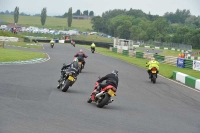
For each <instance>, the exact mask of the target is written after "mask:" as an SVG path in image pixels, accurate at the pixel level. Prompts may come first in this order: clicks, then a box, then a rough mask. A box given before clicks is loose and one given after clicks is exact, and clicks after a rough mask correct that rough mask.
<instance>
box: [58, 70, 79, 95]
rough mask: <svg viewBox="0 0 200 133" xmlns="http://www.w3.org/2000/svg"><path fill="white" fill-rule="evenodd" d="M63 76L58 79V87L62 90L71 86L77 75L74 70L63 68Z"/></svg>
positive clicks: (64, 90)
mask: <svg viewBox="0 0 200 133" xmlns="http://www.w3.org/2000/svg"><path fill="white" fill-rule="evenodd" d="M63 73H64V74H63V75H64V76H63V78H62V80H60V82H59V85H58V87H57V88H58V89H61V90H62V91H63V92H66V91H67V90H68V89H69V87H71V86H72V85H73V84H74V83H75V82H76V80H77V75H76V73H75V72H74V71H72V70H70V69H67V70H63Z"/></svg>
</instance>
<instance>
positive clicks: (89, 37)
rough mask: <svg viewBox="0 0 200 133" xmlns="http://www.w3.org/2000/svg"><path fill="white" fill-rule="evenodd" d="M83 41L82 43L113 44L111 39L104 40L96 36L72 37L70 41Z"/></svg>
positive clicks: (104, 38)
mask: <svg viewBox="0 0 200 133" xmlns="http://www.w3.org/2000/svg"><path fill="white" fill-rule="evenodd" d="M73 39H74V40H84V41H93V42H105V43H114V40H113V39H111V38H106V37H102V36H98V35H87V36H86V35H77V36H72V40H73Z"/></svg>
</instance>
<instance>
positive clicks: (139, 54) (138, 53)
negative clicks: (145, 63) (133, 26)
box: [136, 52, 144, 58]
mask: <svg viewBox="0 0 200 133" xmlns="http://www.w3.org/2000/svg"><path fill="white" fill-rule="evenodd" d="M136 58H144V53H142V52H136Z"/></svg>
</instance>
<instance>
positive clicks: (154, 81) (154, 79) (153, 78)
mask: <svg viewBox="0 0 200 133" xmlns="http://www.w3.org/2000/svg"><path fill="white" fill-rule="evenodd" d="M152 81H153V83H154V84H155V83H156V75H155V74H153V77H152Z"/></svg>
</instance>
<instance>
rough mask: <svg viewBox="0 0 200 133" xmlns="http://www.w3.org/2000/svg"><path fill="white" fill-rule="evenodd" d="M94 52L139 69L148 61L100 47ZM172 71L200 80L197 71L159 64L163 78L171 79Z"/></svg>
mask: <svg viewBox="0 0 200 133" xmlns="http://www.w3.org/2000/svg"><path fill="white" fill-rule="evenodd" d="M81 46H83V47H85V48H88V49H89V48H90V47H89V46H86V45H81ZM96 51H97V52H99V53H101V54H104V55H108V56H110V57H114V58H117V59H120V60H123V61H125V62H128V63H131V64H134V65H137V66H139V67H142V68H144V69H146V66H145V64H146V62H147V61H148V60H146V59H140V58H135V57H128V56H124V55H122V54H119V53H114V52H111V51H110V50H109V49H106V48H100V47H97V48H96ZM144 71H146V70H144ZM173 71H179V72H182V73H185V74H188V75H190V76H193V77H195V78H198V79H200V74H199V71H195V70H191V69H185V68H178V67H176V66H172V65H168V64H160V73H159V74H161V75H163V76H164V77H167V78H171V77H172V73H173Z"/></svg>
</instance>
